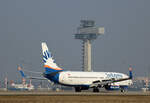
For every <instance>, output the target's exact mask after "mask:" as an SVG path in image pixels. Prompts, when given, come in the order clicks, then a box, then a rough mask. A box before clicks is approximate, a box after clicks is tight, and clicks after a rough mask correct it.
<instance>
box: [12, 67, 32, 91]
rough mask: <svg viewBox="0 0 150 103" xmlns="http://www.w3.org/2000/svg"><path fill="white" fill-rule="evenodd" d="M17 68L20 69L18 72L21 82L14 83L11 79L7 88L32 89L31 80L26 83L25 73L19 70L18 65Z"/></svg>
mask: <svg viewBox="0 0 150 103" xmlns="http://www.w3.org/2000/svg"><path fill="white" fill-rule="evenodd" d="M18 70H19V71H20V74H21V76H22V84H15V83H14V82H13V81H11V87H10V88H9V90H28V91H31V90H34V86H33V85H32V84H31V80H30V83H29V84H27V83H26V79H25V74H24V73H23V71H22V70H21V67H20V66H19V67H18Z"/></svg>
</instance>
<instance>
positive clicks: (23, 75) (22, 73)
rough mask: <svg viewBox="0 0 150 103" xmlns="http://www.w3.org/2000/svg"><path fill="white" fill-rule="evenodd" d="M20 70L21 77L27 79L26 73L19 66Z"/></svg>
mask: <svg viewBox="0 0 150 103" xmlns="http://www.w3.org/2000/svg"><path fill="white" fill-rule="evenodd" d="M18 70H19V72H20V74H21V76H22V77H23V78H25V77H26V75H25V74H24V72H23V71H22V69H21V67H20V66H18Z"/></svg>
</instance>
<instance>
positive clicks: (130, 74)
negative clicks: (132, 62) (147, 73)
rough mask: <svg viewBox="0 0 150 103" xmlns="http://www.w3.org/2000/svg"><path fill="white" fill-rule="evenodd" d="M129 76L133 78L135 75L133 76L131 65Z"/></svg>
mask: <svg viewBox="0 0 150 103" xmlns="http://www.w3.org/2000/svg"><path fill="white" fill-rule="evenodd" d="M129 78H130V79H132V78H133V76H132V67H131V66H130V67H129Z"/></svg>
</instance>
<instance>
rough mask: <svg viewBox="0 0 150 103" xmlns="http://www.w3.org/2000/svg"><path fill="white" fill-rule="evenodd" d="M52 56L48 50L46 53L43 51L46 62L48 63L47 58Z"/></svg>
mask: <svg viewBox="0 0 150 103" xmlns="http://www.w3.org/2000/svg"><path fill="white" fill-rule="evenodd" d="M48 58H50V53H49V52H48V51H47V50H46V51H45V52H44V53H43V61H44V63H46V60H47V59H48Z"/></svg>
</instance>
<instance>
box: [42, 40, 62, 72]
mask: <svg viewBox="0 0 150 103" xmlns="http://www.w3.org/2000/svg"><path fill="white" fill-rule="evenodd" d="M42 55H43V62H44V68H45V71H46V73H52V72H58V71H62V70H63V69H61V68H59V67H58V66H57V64H56V63H55V62H54V60H53V58H52V55H51V53H50V52H49V50H48V47H47V45H46V43H45V42H42Z"/></svg>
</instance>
